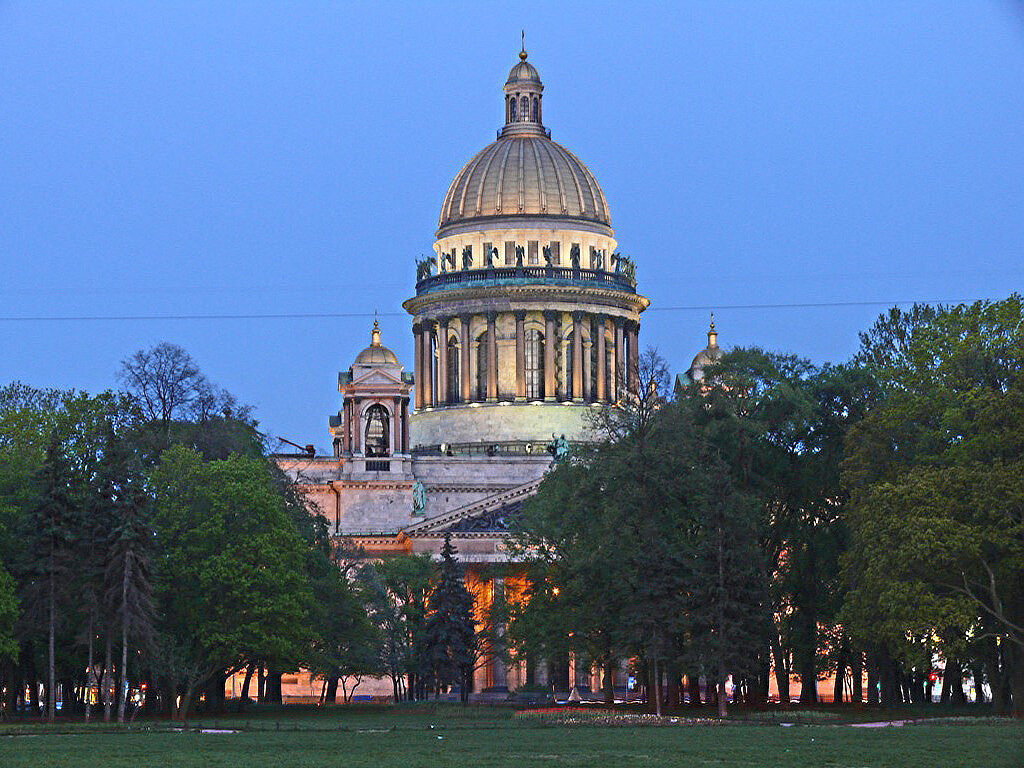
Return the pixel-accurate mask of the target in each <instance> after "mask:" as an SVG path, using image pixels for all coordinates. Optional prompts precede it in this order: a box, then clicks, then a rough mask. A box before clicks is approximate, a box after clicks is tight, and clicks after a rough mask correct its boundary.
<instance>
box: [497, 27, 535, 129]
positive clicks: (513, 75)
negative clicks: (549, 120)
mask: <svg viewBox="0 0 1024 768" xmlns="http://www.w3.org/2000/svg"><path fill="white" fill-rule="evenodd" d="M526 59H527V53H526V42H525V36H524V42H523V49H522V50H521V51H520V52H519V62H518V63H517V64H515V66H513V67H512V69H511V70H510V71H509V73H508V80H506V81H505V88H504V91H505V127H504V128H502V130H501V135H502V136H507V135H508V134H541V135H543V134H544V133H545V131H544V123H543V121H542V119H541V118H542V101H543V98H544V96H543V93H544V85H543V83H541V81H540V74H538V72H537V68H536V67H535V66H533V64H530V63H529V62H528V61H527V60H526Z"/></svg>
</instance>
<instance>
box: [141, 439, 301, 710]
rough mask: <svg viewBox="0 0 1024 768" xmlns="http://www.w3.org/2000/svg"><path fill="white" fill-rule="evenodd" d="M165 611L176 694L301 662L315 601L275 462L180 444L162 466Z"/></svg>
mask: <svg viewBox="0 0 1024 768" xmlns="http://www.w3.org/2000/svg"><path fill="white" fill-rule="evenodd" d="M152 483H153V487H154V490H155V497H156V530H157V538H158V541H159V542H160V545H161V552H160V560H159V567H158V574H159V577H158V582H157V584H158V586H157V595H158V608H159V610H158V612H159V614H160V616H161V622H160V627H159V628H160V631H161V633H162V635H163V643H162V649H163V651H162V665H163V668H164V669H165V674H166V675H167V676H168V678H169V681H168V682H169V686H168V687H169V690H168V696H169V698H171V699H173V698H174V693H175V688H176V686H177V685H178V684H180V685H181V687H182V690H183V695H182V704H181V711H180V713H179V717H180V718H181V719H185V718H186V717H187V715H188V711H189V708H190V706H191V703H192V700H193V698H194V696H195V694H196V692H197V691H198V690H199V688H200V687H201V686H203V685H205V684H207V683H208V682H209V681H210V680H211V679H212V678H213V677H214V676H215V675H222V674H224V673H225V672H226V671H230V670H233V669H240V668H242V667H243V666H245V663H246V661H248V660H251V659H256V658H264V659H266V658H273V659H287V658H298V657H299V656H300V655H301V653H302V648H303V646H304V643H306V642H307V641H308V639H309V630H308V624H307V616H308V608H309V604H310V600H311V594H310V588H309V583H308V579H307V576H306V573H305V571H304V568H303V563H304V555H303V549H304V548H303V543H302V539H301V538H300V537H299V535H298V533H297V532H296V530H295V526H294V525H293V524H292V522H291V521H290V520H289V519H288V516H287V513H286V511H285V509H284V501H283V499H282V497H281V494H280V493H279V490H278V488H277V487H276V486H275V484H274V482H273V480H272V478H271V476H270V474H269V472H268V471H267V467H266V464H265V463H264V462H263V461H262V460H260V459H253V458H248V457H243V456H232V457H230V458H228V459H224V460H218V461H210V462H203V461H202V459H201V457H200V456H199V455H198V454H197V453H195V452H194V451H192V450H191V449H187V448H182V447H172V448H170V449H168V450H167V451H166V452H165V453H164V454H163V456H162V459H161V462H160V465H159V466H158V467H157V468H156V469H155V470H154V472H153V477H152Z"/></svg>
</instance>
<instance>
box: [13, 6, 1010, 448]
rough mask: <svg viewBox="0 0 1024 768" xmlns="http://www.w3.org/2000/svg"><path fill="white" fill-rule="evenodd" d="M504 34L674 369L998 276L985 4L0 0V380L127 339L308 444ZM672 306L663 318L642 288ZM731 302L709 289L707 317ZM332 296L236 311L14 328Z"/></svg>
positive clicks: (424, 230) (407, 339)
mask: <svg viewBox="0 0 1024 768" xmlns="http://www.w3.org/2000/svg"><path fill="white" fill-rule="evenodd" d="M523 27H525V28H526V40H527V48H528V50H529V53H530V61H531V62H532V63H534V64H535V65H536V66H537V67H538V69H539V70H540V73H541V77H542V78H543V80H544V83H545V86H546V90H545V107H544V116H545V122H546V124H547V125H548V126H549V127H550V128H551V130H552V136H553V138H554V139H555V140H557V141H559V142H561V143H563V144H565V145H566V146H567V147H569V148H570V149H571V150H572V151H573V152H575V153H576V154H577V155H578V156H579V157H580V158H581V159H582V160H583V161H584V162H585V163H587V164H588V165H589V167H590V168H591V170H592V171H593V172H594V174H595V175H596V177H597V178H598V180H599V181H600V182H601V184H602V186H603V188H604V191H605V194H606V196H607V198H608V202H609V205H610V206H611V211H612V224H613V226H614V227H615V230H616V233H617V236H618V240H619V244H620V248H621V250H622V252H623V253H626V254H629V255H631V256H633V257H634V259H635V260H636V262H637V264H638V278H639V282H640V290H641V291H642V292H643V293H644V294H646V295H647V296H649V297H650V298H651V300H652V307H651V310H649V311H648V312H647V313H645V314H644V316H643V318H642V320H643V325H642V330H641V342H642V344H644V345H645V346H646V345H654V346H657V347H658V349H659V350H660V351H661V352H662V354H663V355H664V356H665V357H667V358H668V359H669V361H670V362H671V364H672V368H673V370H674V371H682V370H685V369H686V367H687V366H688V364H689V361H690V359H691V358H692V356H693V355H694V353H695V352H697V351H698V350H699V349H700V348H701V347H703V346H704V343H705V336H704V333H705V330H706V327H707V322H708V312H707V310H705V309H686V307H694V306H699V307H704V306H713V307H716V308H718V309H717V310H716V315H715V316H716V319H717V325H718V327H719V330H720V332H721V337H720V340H721V342H722V343H723V345H724V346H732V345H735V344H740V345H760V346H763V347H767V348H770V349H775V350H781V351H789V352H795V353H798V354H801V355H805V356H807V357H810V358H811V359H813V360H815V361H817V362H825V361H839V360H844V359H846V358H848V357H849V355H850V354H851V353H852V352H853V351H854V350H855V348H856V345H857V332H858V330H861V329H863V328H865V327H867V326H868V325H869V324H870V323H871V322H872V321H873V319H874V317H875V316H876V315H877V314H878V313H879V312H880V311H882V310H883V308H884V307H882V306H846V307H835V306H833V307H804V308H774V309H749V308H748V309H744V308H738V307H737V305H749V304H788V303H798V304H806V303H827V302H895V301H906V300H914V299H922V300H948V301H954V300H973V299H976V298H1000V297H1004V296H1006V295H1007V294H1008V293H1010V292H1012V291H1019V290H1020V289H1021V284H1022V278H1024V259H1022V254H1024V11H1022V9H1021V6H1020V5H1019V4H1014V3H1010V2H995V1H994V0H993V1H992V2H982V1H981V0H978V1H977V2H952V1H951V0H946V1H944V2H931V3H927V2H899V3H894V2H891V1H889V0H884V1H882V2H861V3H838V2H835V3H833V2H818V1H817V0H815V1H813V2H788V3H782V2H779V3H768V2H756V3H755V2H713V3H712V2H702V3H689V2H676V3H649V4H645V3H636V2H630V3H615V4H605V3H600V2H593V1H591V2H586V3H578V4H563V3H551V2H540V3H535V2H529V1H527V0H518V1H517V2H515V3H507V4H500V3H458V4H454V3H453V4H441V3H412V2H410V3H392V4H379V3H359V4H341V3H314V2H281V3H270V2H259V3H257V2H236V3H226V2H210V1H208V0H207V1H204V2H191V3H190V2H166V3H159V2H121V3H104V2H78V3H75V2H66V3H48V2H10V1H9V2H3V3H0V110H2V111H0V317H2V318H3V319H2V320H0V382H6V381H9V380H11V379H21V380H23V381H25V382H27V383H30V384H33V385H36V386H54V387H79V388H84V389H87V390H90V391H99V390H103V389H106V388H109V387H114V386H116V380H115V377H114V373H115V371H116V369H117V367H118V364H119V361H120V360H121V359H122V358H123V357H125V356H126V355H128V354H130V353H131V352H133V351H134V350H136V349H139V348H141V347H147V346H150V345H152V344H154V343H156V342H158V341H161V340H168V341H173V342H175V343H178V344H180V345H182V346H184V347H185V348H186V349H188V350H189V351H190V352H191V353H192V355H193V356H194V357H195V358H196V360H197V361H198V362H199V363H200V365H201V367H202V368H203V370H204V371H205V372H206V373H207V374H208V375H209V376H210V378H211V379H212V380H213V381H215V382H217V383H219V384H220V385H222V386H224V387H226V388H227V389H229V390H230V391H232V392H234V393H235V394H236V395H237V396H238V397H239V398H240V399H241V400H243V401H247V402H250V403H252V404H254V405H255V406H256V407H257V415H258V417H259V419H260V421H261V423H262V424H263V426H264V427H266V428H267V429H269V430H270V431H272V432H273V433H274V434H277V435H283V436H286V437H288V438H290V439H292V440H294V441H296V442H299V443H307V442H312V443H315V444H317V445H318V446H320V447H321V448H322V449H325V448H326V447H327V446H328V445H329V436H328V434H327V429H326V428H327V415H328V414H329V413H331V412H336V411H337V409H338V399H337V398H338V396H337V392H336V383H337V372H338V371H339V370H340V369H343V368H347V367H348V365H349V364H350V362H351V360H352V358H353V357H354V355H355V354H356V353H357V352H358V351H359V350H360V349H361V348H362V347H364V346H365V345H366V344H367V343H368V340H369V328H370V325H371V323H372V313H373V311H374V309H375V308H377V309H379V310H380V311H381V313H382V316H381V326H382V328H383V332H384V342H385V343H386V344H387V345H389V346H391V347H392V348H393V349H394V350H395V351H396V352H397V353H398V355H399V356H400V358H401V359H402V360H403V361H404V362H405V363H406V365H407V367H408V368H409V369H411V368H412V362H413V357H412V334H411V329H410V322H409V319H408V317H407V316H404V313H403V312H402V309H401V302H402V301H403V300H404V299H405V298H407V297H409V296H410V295H411V293H412V291H413V284H414V278H415V273H414V269H415V267H414V260H415V258H416V257H417V256H419V255H421V254H425V253H428V252H429V251H430V247H431V243H432V242H433V234H434V229H435V227H436V224H437V215H438V213H439V210H440V206H441V201H442V199H443V197H444V193H445V191H446V189H447V187H448V184H449V183H450V182H451V180H452V178H453V177H454V175H455V174H456V172H457V171H458V170H459V168H460V167H461V166H462V164H463V163H465V162H466V161H467V160H468V159H469V158H470V157H471V156H472V155H473V154H474V153H475V152H477V151H478V150H479V149H481V148H482V147H483V146H485V145H486V144H487V143H489V142H490V141H492V140H493V139H494V135H495V130H496V129H497V128H498V127H499V125H500V123H501V121H502V94H501V86H502V84H503V83H504V81H505V77H506V74H507V72H508V69H509V67H511V65H512V64H513V63H514V62H515V61H516V55H517V54H518V51H519V32H520V29H521V28H523ZM671 307H677V308H680V307H681V308H682V309H669V308H671ZM730 307H733V308H730ZM278 313H362V315H363V316H362V317H343V318H319V319H246V320H176V321H169V320H131V321H109V320H102V321H100V320H77V321H45V320H31V321H28V320H25V321H16V320H10V319H8V318H19V317H28V316H32V317H36V316H74V317H80V316H97V315H101V316H107V315H118V316H124V315H167V314H278Z"/></svg>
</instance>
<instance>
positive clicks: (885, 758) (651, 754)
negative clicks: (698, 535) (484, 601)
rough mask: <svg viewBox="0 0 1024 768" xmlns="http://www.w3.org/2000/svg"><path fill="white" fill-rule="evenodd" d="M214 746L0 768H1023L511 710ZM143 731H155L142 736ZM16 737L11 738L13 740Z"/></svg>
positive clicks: (826, 740) (297, 730)
mask: <svg viewBox="0 0 1024 768" xmlns="http://www.w3.org/2000/svg"><path fill="white" fill-rule="evenodd" d="M190 725H191V726H202V727H209V728H223V729H238V732H236V733H227V734H212V733H197V732H194V731H190V732H174V731H168V730H163V729H165V728H167V727H168V724H167V723H164V722H155V723H153V724H151V725H147V724H146V723H137V724H136V725H135V726H134V727H133V728H132V729H130V730H117V729H111V728H104V727H103V726H97V725H93V726H88V727H86V726H82V725H71V724H58V725H57V726H56V728H57V730H60V731H62V733H53V732H52V730H51V729H48V728H47V727H46V726H25V725H18V724H14V725H3V726H0V766H3V768H20V767H21V766H25V767H26V768H28V767H29V766H31V767H32V768H38V766H55V767H56V766H110V767H111V768H115V767H118V766H125V767H126V768H127V767H128V766H131V768H138V767H139V766H161V765H172V766H204V768H205V767H206V766H225V767H234V766H238V767H239V768H260V767H261V766H272V767H273V768H286V767H287V766H309V768H325V767H326V766H335V765H337V766H346V767H350V766H351V767H352V768H356V767H358V766H372V767H373V768H390V766H396V767H397V766H401V767H402V768H415V767H416V766H458V768H488V767H490V766H517V767H521V768H526V767H527V766H529V767H531V768H532V767H533V766H544V765H550V766H587V767H588V768H593V767H594V766H605V765H611V766H618V767H619V768H632V766H643V765H659V766H660V765H665V766H686V767H687V768H694V767H695V766H723V767H725V766H729V767H732V766H737V767H738V766H743V767H747V766H750V767H753V766H758V767H760V766H786V768H802V767H804V766H807V767H808V768H809V767H810V766H814V767H815V768H818V767H819V766H821V767H822V768H832V767H839V766H842V767H843V768H867V767H871V768H875V767H876V766H878V767H881V766H894V767H895V766H907V767H908V768H916V767H918V766H919V767H920V768H945V767H946V766H949V767H950V768H952V767H953V766H985V767H986V768H999V767H1000V766H1006V767H1007V768H1021V766H1024V724H1021V723H1007V722H1005V721H1003V722H999V721H988V722H986V721H984V720H982V721H976V722H971V721H969V722H968V723H966V724H941V725H908V726H904V727H899V728H853V727H850V726H848V725H795V726H792V727H782V726H780V725H776V724H770V725H742V724H732V725H725V726H706V725H705V726H677V727H671V726H669V727H657V728H655V727H622V726H619V727H592V726H559V727H550V726H547V725H545V724H544V723H543V722H537V721H533V720H531V719H529V718H517V717H514V716H513V715H512V713H510V712H508V711H507V710H505V711H502V710H488V709H477V708H471V709H470V710H468V711H463V712H457V711H445V712H438V713H434V714H431V713H429V712H412V713H403V712H401V711H376V712H373V711H371V712H344V711H341V712H328V713H326V714H290V715H289V714H284V715H274V714H262V715H258V716H253V717H251V718H244V717H242V718H221V719H218V720H217V721H212V720H211V721H205V722H202V721H198V720H197V721H194V722H193V723H190ZM147 727H151V728H153V730H151V731H145V730H142V729H144V728H147ZM15 734H17V735H15Z"/></svg>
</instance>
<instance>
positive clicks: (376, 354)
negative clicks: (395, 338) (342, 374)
mask: <svg viewBox="0 0 1024 768" xmlns="http://www.w3.org/2000/svg"><path fill="white" fill-rule="evenodd" d="M353 365H398V357H397V355H395V353H394V352H392V351H391V350H390V349H388V348H387V347H385V346H383V345H382V344H381V343H380V326H379V325H377V321H376V320H374V321H373V330H372V331H371V332H370V346H368V347H367V348H366V349H364V350H363V351H362V352H360V353H359V354H358V355H356V361H355V363H353Z"/></svg>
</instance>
